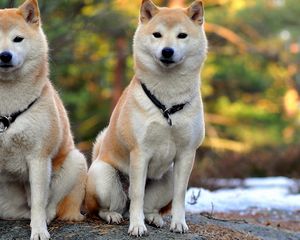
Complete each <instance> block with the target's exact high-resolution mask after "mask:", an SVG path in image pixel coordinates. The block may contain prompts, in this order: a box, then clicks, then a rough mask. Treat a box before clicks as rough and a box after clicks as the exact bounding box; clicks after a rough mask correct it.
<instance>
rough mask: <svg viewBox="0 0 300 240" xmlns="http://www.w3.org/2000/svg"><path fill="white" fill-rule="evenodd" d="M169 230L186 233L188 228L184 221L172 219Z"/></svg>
mask: <svg viewBox="0 0 300 240" xmlns="http://www.w3.org/2000/svg"><path fill="white" fill-rule="evenodd" d="M170 230H171V232H175V233H186V232H187V231H188V230H189V227H188V226H187V225H186V222H185V221H181V222H180V221H178V222H176V221H172V222H171V227H170Z"/></svg>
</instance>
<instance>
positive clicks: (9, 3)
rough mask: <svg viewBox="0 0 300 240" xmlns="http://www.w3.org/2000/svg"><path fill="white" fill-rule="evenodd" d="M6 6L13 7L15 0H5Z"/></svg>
mask: <svg viewBox="0 0 300 240" xmlns="http://www.w3.org/2000/svg"><path fill="white" fill-rule="evenodd" d="M7 7H8V8H13V7H15V0H7Z"/></svg>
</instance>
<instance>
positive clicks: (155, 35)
mask: <svg viewBox="0 0 300 240" xmlns="http://www.w3.org/2000/svg"><path fill="white" fill-rule="evenodd" d="M153 36H154V37H155V38H161V37H162V36H161V34H160V33H159V32H155V33H153Z"/></svg>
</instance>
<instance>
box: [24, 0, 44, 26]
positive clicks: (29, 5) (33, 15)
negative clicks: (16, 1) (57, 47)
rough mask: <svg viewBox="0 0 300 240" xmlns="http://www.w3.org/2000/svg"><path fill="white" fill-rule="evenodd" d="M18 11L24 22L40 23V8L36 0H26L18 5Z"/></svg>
mask: <svg viewBox="0 0 300 240" xmlns="http://www.w3.org/2000/svg"><path fill="white" fill-rule="evenodd" d="M19 12H20V14H21V15H22V16H23V17H24V19H25V21H26V22H28V23H30V24H34V25H40V23H41V19H40V10H39V5H38V2H37V0H27V1H26V2H24V3H23V4H22V5H21V6H20V7H19Z"/></svg>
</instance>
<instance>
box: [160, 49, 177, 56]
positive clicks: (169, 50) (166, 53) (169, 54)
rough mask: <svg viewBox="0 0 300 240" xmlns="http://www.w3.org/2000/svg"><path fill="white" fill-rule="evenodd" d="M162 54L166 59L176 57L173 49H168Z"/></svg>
mask: <svg viewBox="0 0 300 240" xmlns="http://www.w3.org/2000/svg"><path fill="white" fill-rule="evenodd" d="M161 54H162V56H163V57H164V58H171V57H173V55H174V50H173V49H172V48H168V47H166V48H164V49H163V50H162V52H161Z"/></svg>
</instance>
